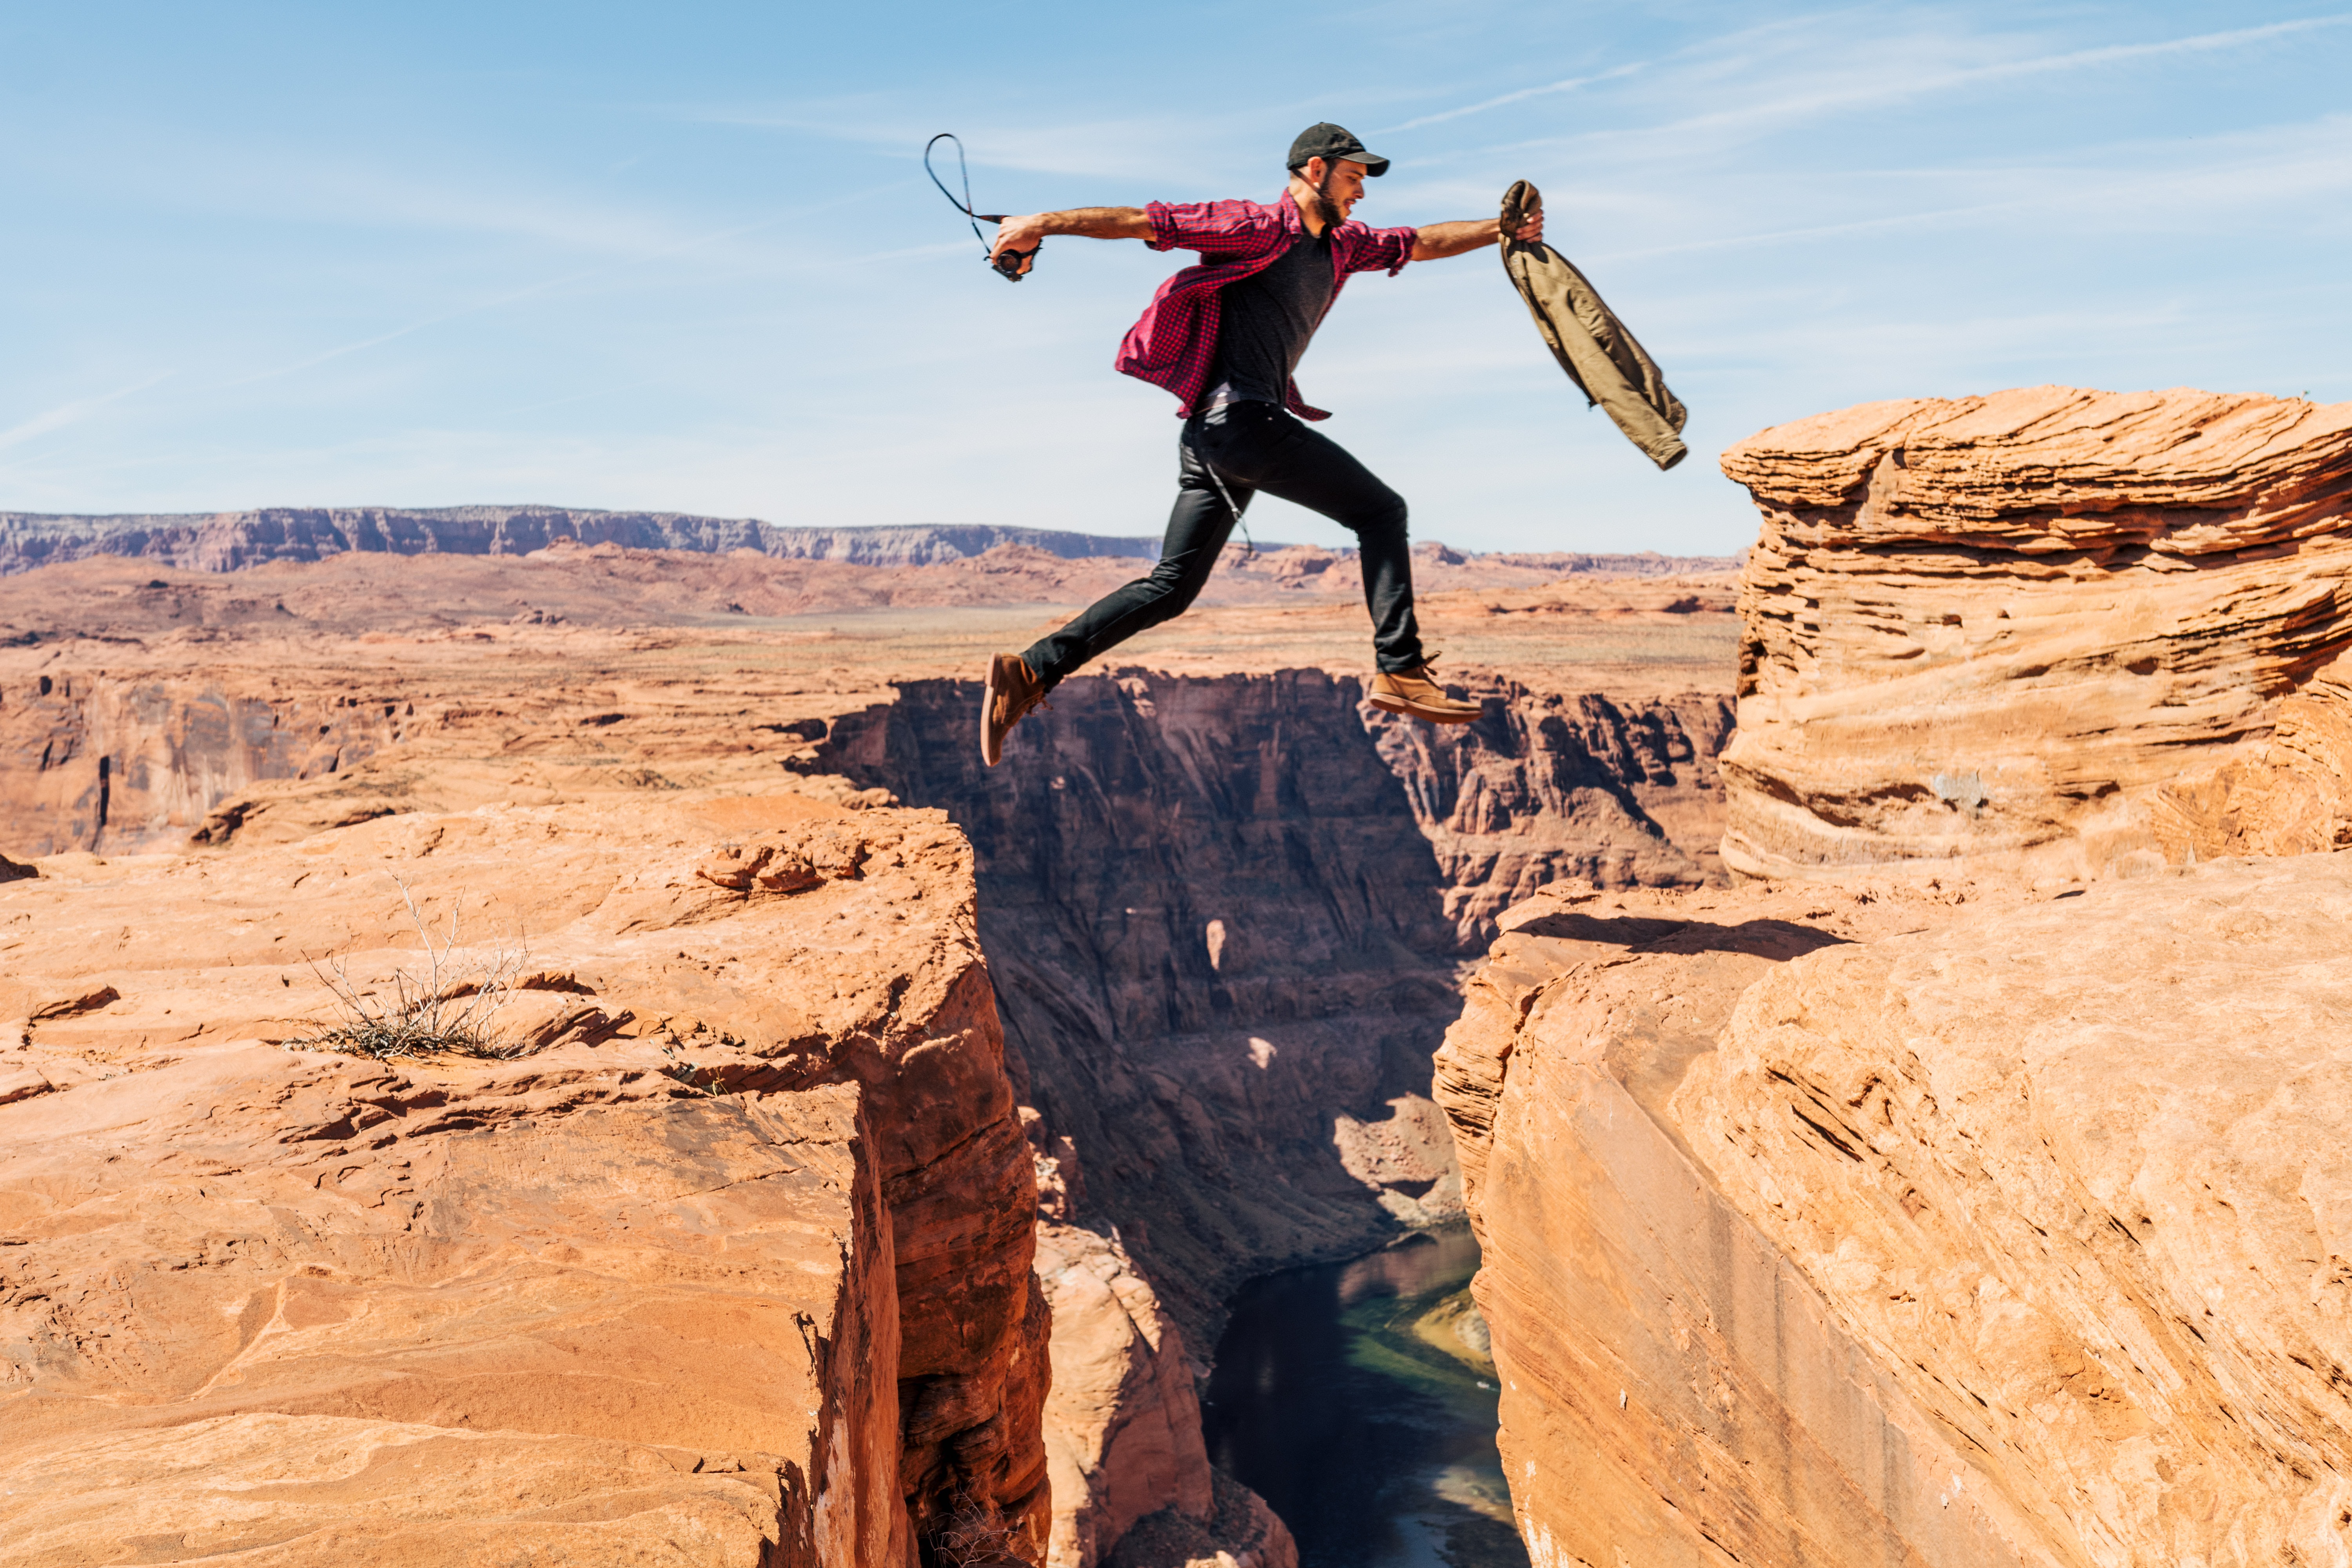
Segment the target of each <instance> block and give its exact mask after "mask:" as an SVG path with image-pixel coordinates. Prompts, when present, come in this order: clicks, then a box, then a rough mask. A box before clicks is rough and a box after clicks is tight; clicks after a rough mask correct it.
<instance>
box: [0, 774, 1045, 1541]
mask: <svg viewBox="0 0 2352 1568" xmlns="http://www.w3.org/2000/svg"><path fill="white" fill-rule="evenodd" d="M39 869H40V872H41V875H39V876H38V877H37V878H33V879H16V880H14V881H11V882H8V883H6V884H5V885H0V945H5V951H6V957H7V967H6V972H5V978H0V1019H9V1020H13V1021H12V1022H8V1023H7V1024H6V1025H5V1029H0V1102H5V1103H0V1239H5V1242H6V1243H7V1244H8V1245H7V1246H6V1247H5V1250H0V1379H5V1381H0V1410H5V1414H0V1468H5V1470H6V1471H7V1473H8V1474H9V1476H10V1487H9V1489H8V1490H7V1493H6V1495H5V1498H0V1536H5V1539H6V1540H7V1541H8V1542H10V1543H11V1545H10V1549H9V1552H10V1555H11V1557H12V1560H28V1561H39V1562H42V1563H58V1564H66V1563H84V1562H87V1563H101V1562H115V1561H120V1560H121V1553H122V1552H126V1551H135V1552H137V1553H139V1554H140V1560H141V1561H147V1562H177V1561H192V1560H194V1559H196V1558H198V1557H205V1558H210V1557H213V1556H218V1555H221V1554H225V1553H230V1552H236V1553H238V1554H239V1558H240V1561H252V1562H256V1563H289V1564H290V1563H312V1562H323V1561H328V1560H340V1559H341V1557H342V1556H344V1555H350V1554H354V1553H356V1554H359V1555H364V1556H365V1557H366V1558H367V1559H368V1560H369V1561H371V1562H389V1563H420V1564H421V1563H436V1564H437V1563H450V1562H458V1561H475V1560H482V1561H488V1560H492V1558H495V1559H496V1560H498V1561H523V1560H528V1561H532V1562H591V1561H593V1562H615V1561H622V1560H626V1561H630V1562H644V1563H746V1564H749V1563H806V1564H811V1565H815V1564H824V1565H826V1568H832V1565H835V1564H843V1563H873V1564H877V1565H878V1564H898V1563H906V1562H909V1561H911V1558H912V1554H913V1552H914V1550H915V1547H916V1546H917V1544H918V1543H923V1544H926V1545H928V1546H930V1547H934V1548H936V1547H937V1545H938V1544H939V1543H940V1542H965V1543H967V1544H982V1545H988V1546H989V1547H990V1548H991V1550H992V1551H996V1552H1000V1553H1009V1556H1007V1557H1005V1558H1004V1559H1003V1560H1007V1561H1010V1560H1019V1561H1026V1562H1033V1563H1034V1562H1037V1561H1040V1560H1041V1559H1042V1556H1043V1552H1044V1547H1045V1534H1046V1528H1047V1518H1046V1506H1047V1505H1046V1488H1045V1453H1044V1450H1043V1446H1042V1442H1041V1440H1040V1426H1039V1412H1040V1407H1041V1405H1042V1403H1043V1400H1044V1397H1045V1384H1046V1381H1047V1367H1046V1364H1045V1355H1044V1354H1043V1353H1042V1351H1043V1349H1044V1343H1045V1306H1044V1302H1043V1299H1042V1296H1041V1294H1040V1292H1039V1291H1038V1289H1037V1288H1036V1285H1035V1282H1034V1278H1033V1276H1032V1274H1031V1270H1030V1260H1031V1251H1032V1239H1031V1237H1032V1227H1031V1213H1032V1209H1033V1207H1034V1197H1033V1193H1034V1187H1033V1180H1032V1173H1031V1163H1030V1156H1029V1152H1028V1149H1027V1146H1026V1144H1025V1143H1024V1141H1023V1137H1022V1132H1021V1128H1020V1124H1019V1121H1018V1119H1017V1117H1016V1116H1015V1115H1014V1105H1013V1093H1012V1089H1011V1086H1010V1084H1009V1082H1008V1081H1007V1079H1006V1078H1005V1076H1004V1073H1003V1063H1002V1038H1001V1035H1000V1032H999V1028H998V1025H997V1020H996V1015H995V1009H994V1006H993V1004H992V998H991V994H990V988H989V983H988V977H987V973H986V970H985V967H984V965H983V964H982V958H981V953H980V951H979V946H978V942H977V940H976V937H975V933H974V929H973V912H972V884H971V860H970V851H969V848H968V847H967V846H966V845H965V843H964V841H963V839H962V838H961V836H960V835H958V834H957V833H956V832H955V831H954V830H953V829H952V828H951V827H950V826H948V825H947V824H946V822H945V821H944V820H943V819H942V818H940V816H939V815H938V814H936V813H929V812H904V811H891V810H887V809H886V810H871V811H866V812H862V813H858V814H856V816H845V815H843V814H841V813H839V812H837V811H833V810H829V809H827V808H826V807H824V806H823V805H819V804H817V803H814V802H812V801H810V800H808V799H805V798H803V797H796V796H775V797H749V798H745V797H736V798H704V799H699V800H671V801H666V802H659V803H655V802H646V803H645V804H644V805H641V806H640V808H639V809H637V810H635V811H634V812H631V813H629V814H626V815H625V816H622V815H617V814H614V813H610V812H603V811H597V810H594V809H591V808H582V807H568V808H567V807H545V808H535V809H534V808H528V807H506V808H493V809H486V810H482V811H478V812H474V813H470V814H466V815H460V816H434V815H422V814H420V815H409V816H396V817H392V818H388V819H385V820H382V821H377V822H371V823H367V824H364V825H362V826H353V827H350V828H345V829H341V830H338V831H333V832H330V833H326V834H323V835H320V836H317V837H310V838H306V839H303V840H301V841H299V842H296V843H292V844H289V845H285V846H281V847H270V848H260V849H256V850H252V851H249V852H247V853H243V854H239V855H236V856H230V857H217V856H213V857H196V858H179V857H131V858H123V859H107V858H99V857H92V856H88V855H77V856H66V857H60V858H51V859H48V860H45V861H42V862H40V863H39ZM404 889H405V894H404ZM406 896H413V897H414V899H415V903H416V906H417V908H418V909H419V910H421V911H422V913H423V916H424V921H425V924H426V926H427V927H428V928H430V929H431V930H432V931H434V932H435V934H436V939H437V938H440V937H442V936H443V935H444V933H445V932H446V921H447V920H448V919H449V918H450V916H451V915H452V913H453V912H457V913H461V914H462V924H461V927H460V930H461V933H462V939H463V940H462V942H461V945H460V947H459V950H458V952H457V955H456V958H455V960H454V962H456V963H457V965H458V967H459V971H460V979H461V980H462V979H463V978H464V976H465V975H466V974H467V973H475V974H479V973H482V971H481V970H480V969H479V968H478V965H479V964H481V963H487V962H492V960H491V959H490V958H488V956H487V955H489V954H492V953H494V952H496V951H497V950H499V949H504V950H505V951H506V952H508V953H509V954H510V955H516V956H520V957H521V958H522V960H523V963H522V968H521V969H519V970H518V971H517V972H516V973H515V974H514V975H513V976H512V978H514V979H515V980H516V981H517V982H518V984H519V986H520V988H519V989H518V990H516V991H515V993H514V994H513V996H512V998H511V1000H510V1001H509V1005H507V1006H506V1007H504V1008H503V1009H501V1010H500V1012H499V1014H498V1015H497V1016H496V1026H497V1027H498V1029H499V1036H500V1038H501V1039H503V1040H504V1041H505V1042H506V1043H507V1044H508V1045H509V1047H513V1048H515V1049H516V1050H517V1051H518V1053H519V1054H518V1055H516V1056H515V1057H513V1058H511V1059H487V1060H486V1059H473V1058H467V1057H463V1056H453V1055H447V1054H436V1055H432V1056H428V1057H425V1058H414V1059H401V1060H394V1061H388V1062H386V1061H375V1060H370V1059H366V1058H360V1057H355V1056H352V1055H349V1054H344V1053H342V1052H339V1051H334V1050H330V1049H325V1048H319V1047H310V1048H305V1047H302V1046H301V1044H300V1042H301V1041H303V1040H305V1039H310V1038H314V1037H317V1036H318V1035H319V1034H320V1031H321V1029H322V1028H324V1027H327V1026H331V1025H332V1024H334V1023H335V1022H337V1021H338V1019H339V1017H341V1016H344V1014H343V1012H342V1010H341V1009H339V1007H338V1006H337V1005H334V1004H332V1003H331V1000H330V998H329V997H328V995H327V994H326V992H325V991H324V989H323V988H322V986H321V984H320V981H319V979H318V977H317V974H316V973H314V970H313V968H312V966H311V964H310V963H309V962H308V960H309V959H310V958H313V957H319V956H320V955H326V954H334V955H338V957H339V959H340V962H341V965H342V967H343V970H344V972H345V973H347V974H348V976H349V979H350V982H351V984H352V985H353V986H354V987H355V988H357V989H358V990H360V991H362V992H369V991H373V992H375V993H377V994H379V995H380V996H382V995H388V994H389V992H390V989H391V987H390V982H391V979H392V976H393V974H394V972H395V970H402V969H404V970H406V971H407V972H408V973H411V974H412V975H413V976H414V975H418V974H421V973H422V972H423V968H424V964H425V959H424V957H423V955H422V954H421V953H420V952H419V951H418V949H419V946H420V943H419V940H418V933H417V931H416V930H415V926H414V925H413V923H412V922H411V919H410V916H409V913H408V910H407V908H406V906H405V897H406ZM469 966H474V967H470V968H469ZM445 978H446V972H445ZM975 1560H987V1559H975Z"/></svg>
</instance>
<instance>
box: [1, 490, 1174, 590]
mask: <svg viewBox="0 0 2352 1568" xmlns="http://www.w3.org/2000/svg"><path fill="white" fill-rule="evenodd" d="M562 540H576V541H577V542H580V543H581V544H583V545H597V544H616V545H620V546H622V547H624V548H625V549H631V550H691V551H697V552H704V553H709V554H724V553H725V552H728V551H730V550H749V551H752V552H757V553H759V554H761V555H769V556H775V557H779V558H782V559H786V560H808V561H846V562H852V563H857V564H859V565H867V566H928V565H932V564H936V563H940V562H947V561H961V560H963V559H964V558H966V557H967V556H973V555H978V554H980V553H981V552H983V551H986V550H989V549H992V548H993V547H995V546H997V545H1000V544H1026V545H1030V546H1033V547H1034V548H1036V549H1039V550H1043V551H1045V552H1047V553H1049V554H1053V555H1058V556H1062V557H1064V558H1065V559H1076V558H1078V557H1083V556H1089V555H1138V556H1144V557H1153V556H1157V555H1158V554H1159V552H1160V544H1159V541H1157V540H1156V539H1140V538H1139V539H1114V538H1108V537H1104V536H1102V535H1097V534H1091V533H1070V532H1059V531H1054V530H1051V529H1042V528H997V527H993V526H988V525H982V524H971V525H959V524H933V523H916V524H911V525H908V526H903V527H895V528H780V527H778V526H776V525H775V524H774V523H770V522H762V521H760V520H759V519H757V518H727V517H695V516H692V515H690V514H688V513H685V512H675V511H592V510H584V509H583V508H579V507H559V506H452V507H379V506H362V507H263V508H261V509H260V510H256V511H218V512H179V513H171V512H164V513H126V514H121V515H117V516H105V517H85V516H70V515H57V516H51V515H44V514H41V513H37V512H19V511H9V512H0V574H10V573H16V572H26V571H30V570H32V569H33V568H34V567H37V566H47V565H51V564H53V563H58V562H62V561H80V560H85V559H87V558H89V557H90V556H93V555H127V556H136V557H140V558H142V559H146V560H152V561H160V562H162V563H165V564H167V565H171V566H176V567H179V568H181V569H182V570H184V571H193V572H235V571H237V570H239V569H240V568H242V567H247V566H259V565H262V564H264V563H268V562H271V561H319V560H323V559H324V558H326V557H328V556H331V555H341V554H345V553H347V552H353V551H362V552H376V553H380V554H390V555H427V554H443V555H528V554H530V553H531V552H533V551H537V550H544V549H546V548H548V546H550V545H551V544H554V543H556V542H559V541H562Z"/></svg>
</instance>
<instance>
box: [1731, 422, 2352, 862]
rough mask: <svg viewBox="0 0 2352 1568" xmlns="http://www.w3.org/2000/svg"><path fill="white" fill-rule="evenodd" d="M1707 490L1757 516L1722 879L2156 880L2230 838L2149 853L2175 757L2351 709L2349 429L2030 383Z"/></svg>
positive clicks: (2182, 833) (1846, 426) (1866, 426)
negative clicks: (1976, 871)
mask: <svg viewBox="0 0 2352 1568" xmlns="http://www.w3.org/2000/svg"><path fill="white" fill-rule="evenodd" d="M1723 467H1724V471H1725V472H1726V473H1727V474H1728V475H1729V476H1730V477H1731V478H1732V479H1735V480H1737V481H1738V482H1739V483H1740V484H1743V485H1745V486H1747V487H1748V491H1749V493H1750V494H1751V496H1753V498H1754V499H1755V500H1756V503H1757V506H1758V508H1759V510H1760V511H1761V512H1762V514H1763V531H1762V534H1761V536H1760V539H1759V543H1758V545H1757V548H1756V549H1755V550H1754V551H1753V552H1751V553H1750V555H1749V557H1748V563H1747V566H1746V568H1745V572H1744V574H1743V577H1742V583H1741V590H1740V609H1741V616H1742V618H1743V622H1744V625H1745V635H1744V644H1743V651H1742V653H1741V677H1740V689H1739V729H1738V736H1737V738H1736V739H1735V741H1734V742H1733V743H1732V745H1731V747H1730V749H1729V750H1728V751H1727V753H1726V755H1725V759H1724V767H1725V771H1726V782H1727V787H1728V790H1729V826H1728V830H1727V834H1726V837H1725V840H1724V854H1725V858H1726V861H1727V864H1728V865H1729V866H1731V868H1733V869H1735V870H1738V871H1740V872H1744V873H1748V874H1752V875H1759V876H1799V875H1824V876H1836V875H1840V874H1843V871H1844V870H1845V869H1850V868H1856V867H1866V866H1870V865H1876V864H1885V863H1890V862H1899V861H1916V860H1929V861H1932V860H1938V859H1951V858H1957V857H1964V856H1965V857H1973V858H1975V863H1977V864H1979V865H1980V866H1981V865H1985V864H1988V862H1987V861H1986V860H1985V857H1987V856H1990V855H2001V856H2005V857H2007V858H2009V859H2010V860H2011V862H2012V863H2013V864H2016V865H2018V866H2020V867H2021V868H2025V869H2026V871H2027V874H2028V875H2030V876H2033V877H2036V878H2039V879H2043V880H2046V881H2053V882H2061V883H2063V881H2064V880H2066V879H2080V878H2083V877H2086V876H2091V875H2095V874H2098V873H2099V872H2101V871H2102V870H2105V869H2108V868H2118V867H2135V866H2146V865H2154V864H2161V863H2163V861H2164V859H2165V858H2166V852H2167V847H2168V844H2169V845H2170V847H2171V848H2172V850H2173V851H2174V853H2175V855H2176V857H2177V855H2178V853H2179V850H2180V848H2181V847H2182V846H2183V845H2184V844H2186V843H2187V842H2189V840H2190V839H2195V838H2199V837H2200V834H2201V835H2202V838H2203V839H2204V840H2206V841H2212V842H2219V841H2221V840H2226V839H2227V838H2228V836H2229V833H2230V831H2231V829H2230V828H2229V827H2227V826H2225V825H2224V824H2223V823H2222V821H2221V819H2222V818H2223V817H2225V816H2228V809H2227V806H2226V803H2221V802H2210V801H2209V802H2207V803H2206V806H2207V807H2208V809H2203V810H2202V811H2201V814H2200V809H2199V808H2198V807H2196V806H2195V805H2193V804H2192V805H2191V807H2190V808H2189V816H2192V817H2196V818H2197V819H2198V821H2199V823H2200V824H2201V826H2177V827H2176V828H2175V829H2174V830H2173V831H2172V832H2171V833H2170V834H2169V836H2168V837H2167V836H2165V835H2160V834H2159V833H2158V829H2157V827H2156V826H2155V822H2154V820H2153V819H2154V817H2155V816H2156V815H2158V811H2159V808H2158V806H2157V805H2156V804H2155V800H2154V797H2155V796H2157V795H2158V793H2159V792H2160V791H2162V790H2163V789H2164V788H2165V787H2166V786H2168V784H2171V783H2172V782H2173V781H2174V779H2175V777H2176V775H2178V774H2179V773H2181V771H2182V768H2183V764H2184V763H2185V762H2193V761H2196V760H2197V759H2198V758H2199V755H2200V753H2203V754H2205V756H2206V757H2207V758H2208V759H2210V760H2211V761H2213V762H2217V763H2218V762H2219V761H2221V756H2222V754H2223V753H2227V752H2231V750H2232V749H2233V748H2244V747H2247V746H2251V745H2255V744H2259V743H2260V742H2264V741H2266V740H2267V739H2268V737H2269V735H2270V731H2271V730H2272V728H2273V725H2274V724H2277V723H2278V722H2279V721H2280V714H2281V703H2282V701H2283V700H2285V699H2287V698H2289V697H2291V696H2293V695H2294V694H2296V693H2298V692H2301V693H2303V694H2304V695H2305V696H2306V697H2307V698H2309V699H2311V700H2315V701H2318V702H2322V703H2323V704H2325V705H2330V706H2333V705H2336V704H2337V703H2338V702H2339V696H2338V694H2337V693H2336V692H2335V691H2334V690H2333V689H2328V688H2325V687H2315V686H2314V685H2313V684H2312V678H2313V675H2314V672H2315V671H2316V670H2318V669H2319V668H2321V667H2322V666H2324V665H2326V664H2327V663H2329V662H2330V661H2331V660H2333V659H2335V658H2336V657H2337V656H2338V655H2340V654H2341V653H2343V652H2344V651H2345V649H2346V647H2347V644H2352V598H2347V595H2346V594H2345V592H2344V589H2343V586H2342V584H2343V582H2344V580H2345V577H2346V575H2347V568H2352V405H2334V406H2330V407H2319V406H2315V405H2311V404H2308V403H2303V402H2299V401H2296V400H2293V399H2280V398H2270V397H2260V396H2252V395H2229V396H2222V395H2213V394H2210V393H2201V392H2191V391H2187V390H2179V391H2173V392H2165V393H2134V394H2119V393H2095V392H2082V391H2077V390H2075V389H2073V388H2068V387H2034V388H2029V389H2024V390H2020V391H2012V392H2003V393H1999V394H1995V395H1991V396H1987V397H1973V398H1963V399H1958V400H1940V399H1920V400H1914V401H1908V402H1900V403H1884V404H1870V405H1864V406H1861V407H1858V408H1852V409H1847V410H1844V411H1843V412H1841V413H1836V414H1828V415H1822V416H1818V417H1816V418H1812V419H1807V420H1803V421H1801V422H1799V423H1797V424H1794V425H1788V426H1780V427H1779V428H1777V429H1773V430H1768V431H1765V432H1763V433H1762V434H1760V435H1758V436H1755V437H1750V438H1749V439H1748V440H1747V441H1744V442H1741V443H1740V444H1739V445H1738V446H1736V447H1732V448H1731V449H1730V450H1729V451H1727V452H1726V453H1725V454H1724V458H1723ZM2225 793H2226V792H2225ZM2163 809H2164V810H2165V811H2167V812H2168V814H2169V815H2171V816H2174V817H2176V818H2177V817H2179V816H2180V815H2181V809H2180V806H2179V803H2178V802H2175V803H2173V804H2172V805H2170V806H2168V807H2166V808H2163ZM2298 831H2301V830H2300V829H2298ZM2314 847H2316V846H2314Z"/></svg>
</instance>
